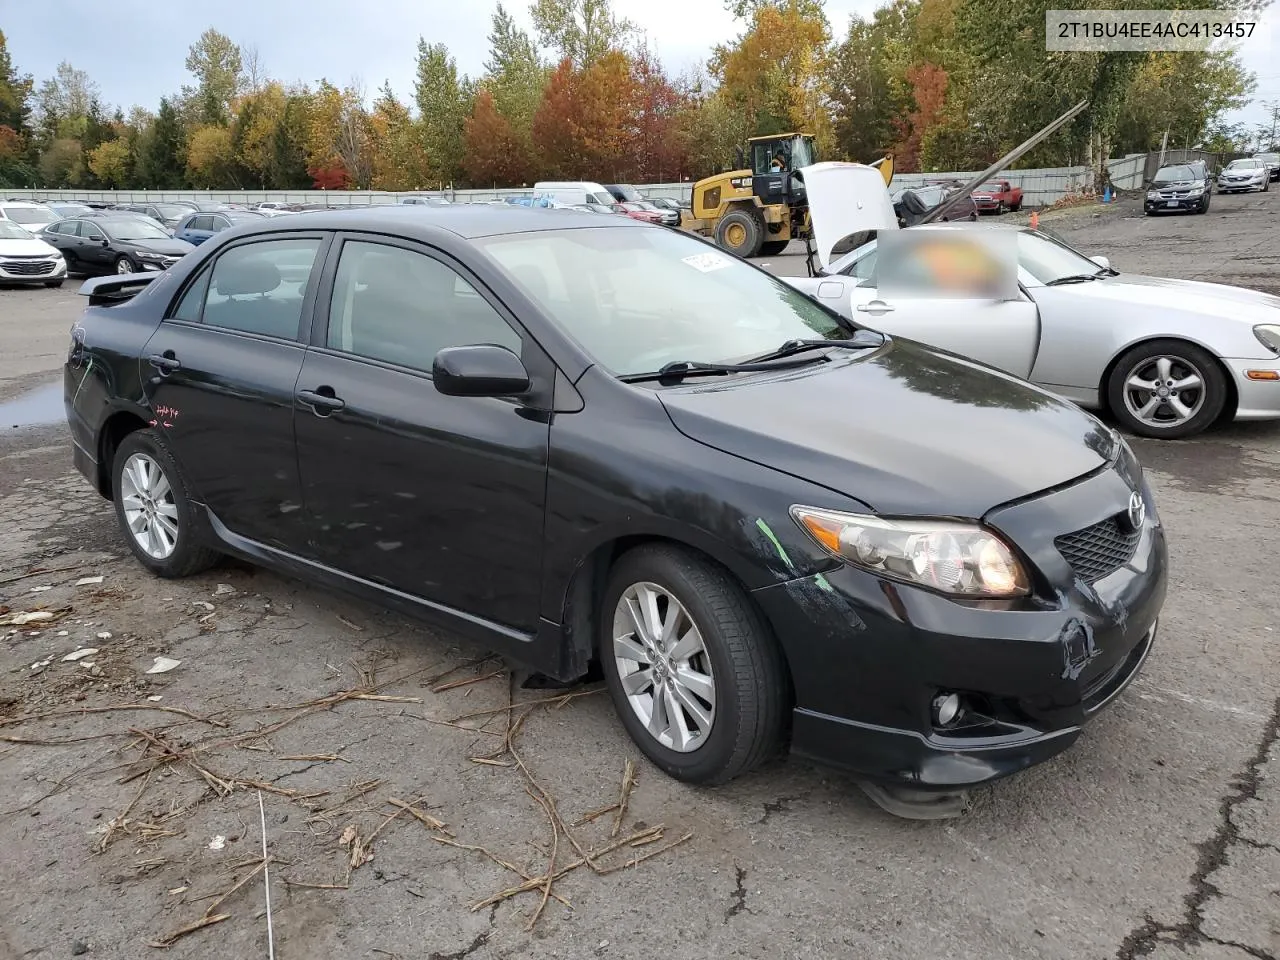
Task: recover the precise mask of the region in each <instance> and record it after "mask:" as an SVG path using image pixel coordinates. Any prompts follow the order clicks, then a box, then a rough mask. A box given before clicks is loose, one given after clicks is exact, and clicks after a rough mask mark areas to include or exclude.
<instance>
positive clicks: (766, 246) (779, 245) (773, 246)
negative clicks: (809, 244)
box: [760, 240, 791, 257]
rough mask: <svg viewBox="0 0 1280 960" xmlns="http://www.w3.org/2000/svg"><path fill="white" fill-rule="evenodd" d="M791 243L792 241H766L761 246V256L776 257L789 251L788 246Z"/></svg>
mask: <svg viewBox="0 0 1280 960" xmlns="http://www.w3.org/2000/svg"><path fill="white" fill-rule="evenodd" d="M790 242H791V241H790V240H766V241H765V242H764V243H762V244H760V256H762V257H776V256H778V255H779V254H780V253H782V252H783V251H784V250H786V249H787V244H789V243H790Z"/></svg>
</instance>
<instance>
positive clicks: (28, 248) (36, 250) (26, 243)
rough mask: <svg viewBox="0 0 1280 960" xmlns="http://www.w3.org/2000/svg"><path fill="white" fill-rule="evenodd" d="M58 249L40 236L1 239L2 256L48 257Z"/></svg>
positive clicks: (0, 253) (0, 252)
mask: <svg viewBox="0 0 1280 960" xmlns="http://www.w3.org/2000/svg"><path fill="white" fill-rule="evenodd" d="M56 252H57V249H56V248H55V247H54V246H53V245H52V244H48V243H45V242H44V241H43V240H41V239H39V238H38V237H36V238H32V239H31V240H7V239H6V240H0V257H47V256H49V254H51V253H56Z"/></svg>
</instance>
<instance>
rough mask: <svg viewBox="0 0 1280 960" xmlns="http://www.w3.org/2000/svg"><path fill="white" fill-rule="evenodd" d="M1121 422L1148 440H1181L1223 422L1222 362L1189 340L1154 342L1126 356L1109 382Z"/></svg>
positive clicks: (1112, 402) (1224, 385)
mask: <svg viewBox="0 0 1280 960" xmlns="http://www.w3.org/2000/svg"><path fill="white" fill-rule="evenodd" d="M1107 399H1108V401H1109V402H1110V406H1111V412H1112V413H1113V414H1115V417H1116V419H1117V420H1119V421H1120V422H1121V423H1122V424H1124V425H1125V426H1126V427H1128V428H1129V429H1130V430H1132V431H1133V432H1134V433H1136V434H1139V435H1140V436H1144V437H1159V438H1164V439H1168V440H1181V439H1184V438H1186V437H1191V436H1195V435H1196V434H1197V433H1200V432H1201V431H1203V430H1205V429H1206V428H1207V427H1208V426H1209V425H1210V424H1212V423H1213V422H1214V421H1215V420H1217V419H1218V417H1219V416H1221V414H1222V410H1223V408H1224V407H1225V406H1226V403H1227V379H1226V375H1225V374H1224V373H1223V372H1222V368H1221V367H1220V366H1219V365H1218V361H1217V360H1215V359H1214V358H1213V356H1212V355H1211V354H1209V353H1208V352H1207V351H1205V350H1204V349H1202V348H1200V347H1198V346H1196V345H1195V344H1194V343H1187V342H1186V341H1184V340H1152V341H1151V342H1149V343H1140V344H1138V345H1137V346H1136V347H1134V348H1133V349H1132V350H1130V351H1129V352H1128V353H1126V354H1124V356H1122V357H1121V358H1120V360H1119V362H1118V363H1117V364H1116V365H1115V369H1114V370H1113V371H1112V372H1111V376H1110V378H1109V379H1108V381H1107Z"/></svg>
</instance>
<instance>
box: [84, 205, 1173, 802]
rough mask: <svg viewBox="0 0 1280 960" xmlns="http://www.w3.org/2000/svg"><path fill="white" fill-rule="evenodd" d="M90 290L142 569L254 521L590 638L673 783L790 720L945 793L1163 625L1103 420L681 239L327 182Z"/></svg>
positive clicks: (939, 795) (211, 550) (1116, 672)
mask: <svg viewBox="0 0 1280 960" xmlns="http://www.w3.org/2000/svg"><path fill="white" fill-rule="evenodd" d="M606 221H607V222H606ZM82 292H84V293H86V294H88V296H89V306H88V308H87V309H86V310H85V312H84V314H83V315H82V316H81V318H80V319H79V320H78V321H77V322H76V324H75V326H74V328H73V330H72V343H71V349H70V355H69V356H68V358H67V363H66V377H65V379H66V405H67V416H68V419H69V422H70V427H71V434H72V437H73V439H74V455H75V462H76V464H77V466H78V467H79V469H80V471H81V472H82V473H83V474H84V475H85V477H86V478H87V479H88V480H89V482H90V483H92V484H93V485H94V487H95V488H96V489H97V490H98V491H99V492H100V493H101V494H102V496H104V497H106V498H109V499H110V500H112V501H113V502H114V504H115V510H116V513H117V516H118V518H119V522H120V526H121V530H122V533H123V536H124V538H125V539H126V541H127V542H128V544H129V546H130V548H131V549H132V550H133V552H134V554H135V555H136V556H137V558H138V560H139V561H140V562H141V563H142V564H143V565H145V566H146V567H148V568H149V569H150V570H151V571H153V572H154V573H155V574H157V575H159V576H162V577H182V576H187V575H190V574H194V573H197V572H199V571H201V570H204V569H205V568H207V567H209V566H210V565H211V564H213V563H214V562H216V560H217V558H218V555H219V554H233V555H236V556H239V557H241V558H245V559H248V560H251V561H254V562H256V563H260V564H262V565H265V566H268V567H272V568H275V569H277V570H281V571H284V572H286V573H290V574H293V575H296V576H299V577H302V578H305V579H307V580H310V581H313V582H316V583H318V584H323V585H325V586H326V587H336V588H342V589H345V590H348V591H351V592H353V593H356V594H359V595H362V596H363V597H365V598H367V599H368V600H370V601H372V602H375V603H379V604H383V605H386V606H390V607H394V608H397V609H400V610H403V611H407V612H408V613H410V614H412V615H416V616H420V617H422V618H425V619H427V620H430V621H433V622H435V623H437V624H440V625H443V626H445V627H448V628H452V629H453V630H455V631H457V632H458V633H460V634H464V635H467V636H470V637H472V638H475V639H478V640H480V641H482V642H484V643H485V644H487V645H488V646H489V647H491V648H492V649H495V650H497V651H500V652H501V653H502V654H504V655H506V656H508V657H510V658H511V659H512V660H513V661H516V662H519V663H522V664H523V665H525V666H527V667H528V668H530V669H532V670H534V671H537V672H540V673H542V674H544V675H546V677H548V678H550V679H552V680H557V681H561V682H570V681H573V680H575V679H578V678H581V677H583V676H586V675H587V674H588V671H589V669H591V668H592V666H593V664H596V663H598V666H599V669H600V670H601V671H602V672H603V675H604V678H605V681H606V683H607V685H608V688H609V691H610V693H611V695H612V697H613V701H614V703H615V705H616V707H617V711H618V714H619V716H620V717H621V720H622V723H623V724H624V726H625V727H626V729H627V730H628V732H629V733H630V735H631V736H632V737H633V738H634V739H635V740H636V742H637V743H638V744H639V745H640V747H641V749H643V750H644V752H645V753H646V754H647V755H648V756H649V757H650V758H651V759H652V760H653V762H654V763H655V764H657V765H658V766H659V767H661V768H662V769H663V770H665V771H666V772H667V773H669V774H670V775H672V776H674V777H677V778H679V779H682V780H686V781H690V782H694V783H704V784H706V783H718V782H723V781H725V780H728V779H730V778H732V777H734V776H736V775H738V774H741V773H743V772H744V771H746V770H748V769H750V768H752V767H754V766H756V765H757V764H759V763H760V762H761V761H763V760H765V759H766V758H768V757H770V756H772V755H774V754H776V753H777V752H778V751H780V750H782V749H784V748H787V747H789V749H790V750H791V751H793V752H795V753H797V754H801V755H804V756H807V757H812V758H815V759H818V760H821V761H825V762H829V763H833V764H836V765H838V766H841V767H843V768H845V769H847V770H849V771H852V772H853V774H854V775H855V776H856V778H857V779H858V781H859V782H860V783H862V784H864V785H865V786H866V788H867V789H868V792H870V793H871V794H872V796H873V797H874V798H875V799H877V800H878V801H879V802H880V803H881V804H882V805H884V806H885V807H886V808H888V809H890V810H893V811H894V812H897V813H901V814H903V815H908V816H934V815H941V813H942V812H945V811H948V810H951V809H953V807H954V803H955V799H956V796H957V795H960V794H963V792H964V791H965V790H966V788H969V787H971V786H974V785H977V784H981V783H985V782H987V781H990V780H994V779H996V778H999V777H1002V776H1004V775H1007V774H1010V773H1013V772H1015V771H1018V770H1022V769H1024V768H1026V767H1028V766H1030V765H1032V764H1035V763H1037V762H1039V761H1042V760H1045V759H1046V758H1048V757H1051V756H1053V755H1054V754H1056V753H1058V752H1059V751H1061V750H1063V749H1065V748H1066V747H1067V746H1069V745H1070V744H1071V743H1072V742H1073V741H1074V740H1075V739H1076V737H1077V735H1078V734H1079V732H1080V729H1081V726H1082V725H1083V724H1084V723H1085V722H1086V721H1087V720H1088V719H1089V718H1090V717H1091V716H1092V715H1093V714H1095V713H1096V712H1097V711H1098V710H1099V709H1100V708H1102V707H1103V706H1104V705H1105V704H1106V703H1108V701H1110V700H1111V699H1112V698H1113V697H1115V696H1116V695H1117V694H1118V693H1119V692H1120V691H1121V690H1122V689H1123V688H1124V687H1125V686H1126V684H1128V683H1129V681H1130V680H1131V679H1132V678H1133V677H1134V676H1135V674H1136V673H1137V672H1138V670H1139V668H1140V667H1141V665H1142V663H1143V661H1144V659H1145V658H1146V656H1147V654H1148V652H1149V650H1150V649H1151V646H1152V642H1153V639H1154V636H1155V632H1156V619H1157V615H1158V614H1159V612H1160V608H1161V604H1162V603H1163V600H1164V596H1165V587H1166V547H1165V539H1164V532H1163V529H1162V527H1161V524H1160V520H1159V518H1158V516H1157V513H1156V510H1155V507H1154V505H1153V503H1152V499H1151V492H1150V490H1149V489H1148V487H1147V484H1146V482H1145V481H1144V479H1143V475H1142V470H1141V468H1140V467H1139V465H1138V463H1137V461H1136V460H1135V458H1134V455H1133V453H1132V451H1131V450H1130V449H1129V447H1128V446H1127V445H1126V444H1125V443H1124V441H1123V440H1122V439H1121V438H1120V437H1119V436H1118V435H1117V434H1116V433H1115V432H1113V431H1112V430H1110V429H1109V428H1107V427H1105V426H1104V425H1102V424H1101V423H1100V422H1099V421H1098V420H1096V419H1094V418H1093V417H1092V416H1090V415H1088V414H1086V413H1084V412H1082V411H1081V410H1080V409H1078V408H1077V407H1075V406H1074V405H1072V404H1070V403H1066V402H1064V401H1061V400H1059V399H1057V398H1055V397H1054V396H1052V395H1050V394H1048V393H1046V392H1044V391H1042V390H1039V389H1037V388H1035V387H1032V386H1030V385H1028V384H1027V383H1025V382H1023V381H1020V380H1017V379H1015V378H1013V377H1010V376H1006V375H1004V374H1002V373H999V372H996V371H994V370H992V369H990V368H987V367H984V366H982V365H980V364H978V363H975V362H971V361H969V360H965V359H963V358H960V357H957V356H954V355H951V354H946V353H941V352H939V351H936V350H932V349H930V348H927V347H924V346H922V345H920V344H917V343H914V342H910V341H905V340H896V339H893V338H889V337H885V336H883V335H881V334H879V333H877V332H875V331H872V330H869V329H861V328H859V327H856V326H854V325H852V324H851V323H849V322H848V321H847V320H844V319H842V318H841V317H840V316H838V315H837V314H835V313H833V312H830V311H828V310H827V309H826V308H825V307H823V306H821V305H820V304H818V303H817V302H815V301H813V300H810V299H807V298H806V297H805V296H804V295H802V294H800V293H799V292H797V291H795V290H793V289H791V288H790V287H788V286H786V285H785V284H783V283H781V282H779V281H778V280H776V279H774V278H773V277H772V276H770V275H769V274H767V273H765V272H764V271H762V270H760V269H757V268H756V267H754V266H752V265H750V264H748V263H746V262H743V261H740V260H737V259H735V258H732V257H730V256H727V255H725V254H723V253H721V252H720V251H718V250H717V249H716V248H715V247H714V246H712V245H710V244H708V243H706V242H704V241H702V240H701V239H698V238H695V237H692V236H689V235H685V234H682V233H679V232H675V231H671V230H665V229H661V228H656V227H649V226H645V225H642V224H639V223H636V222H634V221H631V220H628V219H627V218H624V217H618V218H612V219H611V218H601V217H598V216H595V215H592V214H586V213H578V212H575V211H567V210H545V211H543V210H523V209H522V210H505V209H501V208H497V207H480V206H457V207H453V208H440V209H429V210H428V209H414V208H409V207H404V208H399V209H361V210H352V211H345V212H339V211H333V212H324V211H322V212H315V213H311V214H306V215H301V216H297V217H282V218H277V219H270V220H268V219H264V220H262V221H261V222H255V223H253V224H244V225H241V226H238V227H235V228H233V229H231V230H229V231H226V232H224V233H221V234H218V235H217V236H215V237H214V238H213V239H211V240H210V241H209V242H208V243H207V244H205V245H204V246H202V247H201V248H199V250H198V251H197V252H195V253H193V254H191V255H189V256H187V257H184V258H183V259H182V260H181V261H179V262H178V263H177V264H175V265H174V266H172V267H170V268H169V269H168V270H167V271H166V272H164V273H162V274H154V275H147V276H131V277H115V278H107V279H102V280H95V281H89V282H88V283H86V284H85V286H84V289H83V291H82Z"/></svg>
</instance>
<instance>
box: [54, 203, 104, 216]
mask: <svg viewBox="0 0 1280 960" xmlns="http://www.w3.org/2000/svg"><path fill="white" fill-rule="evenodd" d="M49 209H50V210H52V211H53V212H54V213H58V214H61V215H62V216H64V217H78V216H81V215H82V214H86V213H91V212H92V211H93V207H86V206H84V204H80V203H54V204H50V206H49Z"/></svg>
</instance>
